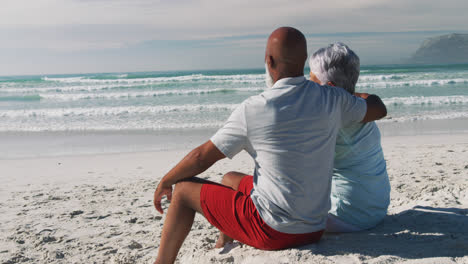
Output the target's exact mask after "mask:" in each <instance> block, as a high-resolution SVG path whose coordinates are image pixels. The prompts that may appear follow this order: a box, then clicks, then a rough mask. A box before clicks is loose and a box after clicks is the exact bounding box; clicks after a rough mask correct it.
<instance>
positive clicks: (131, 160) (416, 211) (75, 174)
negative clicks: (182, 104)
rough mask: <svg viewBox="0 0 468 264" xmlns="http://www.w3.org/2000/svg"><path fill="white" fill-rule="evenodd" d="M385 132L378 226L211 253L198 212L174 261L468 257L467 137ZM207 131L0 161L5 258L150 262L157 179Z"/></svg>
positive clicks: (237, 162) (0, 252) (234, 166)
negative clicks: (165, 142)
mask: <svg viewBox="0 0 468 264" xmlns="http://www.w3.org/2000/svg"><path fill="white" fill-rule="evenodd" d="M383 134H384V136H383V139H382V144H383V149H384V153H385V158H386V160H387V166H388V174H389V177H390V183H391V187H392V191H391V203H390V207H389V211H388V215H387V217H386V218H385V219H384V221H383V222H382V223H381V224H379V225H378V226H377V227H376V228H374V229H371V230H368V231H364V232H359V233H354V234H325V235H324V236H323V238H322V239H321V240H320V242H319V243H317V244H312V245H307V246H304V247H300V248H294V249H287V250H281V251H273V252H270V251H261V250H256V249H254V248H251V247H249V246H246V245H240V244H238V243H234V244H231V245H228V246H226V247H225V248H224V249H213V247H214V243H215V241H216V238H217V233H218V232H217V230H216V228H214V227H212V226H210V224H209V223H208V222H207V221H206V220H205V219H204V218H203V217H202V216H200V215H197V216H196V218H195V223H194V225H193V227H192V231H191V232H190V234H189V236H188V237H187V240H186V241H185V243H184V245H183V246H182V249H181V251H180V253H179V256H178V260H177V262H178V263H468V225H467V223H468V209H467V208H468V191H467V190H468V161H467V157H468V133H467V132H457V133H444V134H429V135H411V133H407V134H408V135H390V136H386V135H385V133H383ZM387 134H389V133H387ZM393 134H394V133H393ZM148 136H150V135H148ZM209 136H210V135H209V134H207V135H206V136H205V138H204V137H203V136H199V137H197V138H195V139H193V140H192V141H191V142H188V143H187V144H188V145H185V146H184V145H178V147H176V148H172V149H168V150H164V149H162V150H145V151H132V149H128V151H120V152H119V151H116V152H112V153H110V152H109V153H105V152H103V151H101V152H100V153H96V151H94V152H95V153H94V154H90V153H84V152H83V153H82V154H73V151H70V153H61V154H57V155H49V156H48V155H40V154H39V151H38V153H36V154H35V155H30V156H24V155H23V156H21V155H19V154H18V155H17V156H14V157H10V158H5V157H4V158H3V159H0V167H1V168H2V173H1V176H0V179H1V181H2V186H1V187H0V199H1V200H0V203H1V207H0V208H1V209H0V215H1V216H0V217H1V220H0V223H1V225H0V231H1V232H0V234H1V235H0V244H1V245H2V246H1V249H0V263H152V261H154V259H155V257H156V254H157V249H158V244H159V239H160V234H161V229H162V226H163V222H164V219H165V215H161V214H159V213H158V212H156V210H155V209H154V207H153V203H152V200H153V192H154V189H155V187H156V185H157V182H158V180H159V179H161V177H162V176H163V175H164V173H166V172H167V171H168V170H169V169H170V168H171V167H172V166H174V165H175V164H176V162H178V161H179V160H180V159H181V158H182V157H183V156H184V155H185V154H186V153H187V152H188V151H189V150H190V148H191V147H192V145H193V146H195V145H197V144H199V143H202V142H203V141H204V140H207V139H208V138H209ZM25 137H28V138H29V137H30V135H28V136H25ZM140 137H141V135H140ZM135 138H139V136H136V137H135ZM185 138H186V139H187V141H190V140H188V139H189V138H187V137H185ZM231 170H234V171H241V172H245V173H252V170H253V162H252V160H251V158H250V157H249V156H248V155H247V154H246V153H245V152H242V153H241V154H239V155H238V156H236V157H235V158H234V159H233V160H229V159H224V160H221V161H219V162H218V163H216V164H215V165H214V166H213V167H212V168H210V169H209V170H208V171H206V172H204V173H203V174H201V175H200V177H202V178H204V179H209V180H212V181H217V182H219V181H221V177H222V175H223V174H224V173H226V172H228V171H231ZM164 206H165V208H167V206H168V203H167V201H166V202H165V203H164Z"/></svg>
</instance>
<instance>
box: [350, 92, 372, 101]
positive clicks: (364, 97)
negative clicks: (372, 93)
mask: <svg viewBox="0 0 468 264" xmlns="http://www.w3.org/2000/svg"><path fill="white" fill-rule="evenodd" d="M354 96H357V97H361V98H362V99H364V100H365V99H367V97H369V94H368V93H354Z"/></svg>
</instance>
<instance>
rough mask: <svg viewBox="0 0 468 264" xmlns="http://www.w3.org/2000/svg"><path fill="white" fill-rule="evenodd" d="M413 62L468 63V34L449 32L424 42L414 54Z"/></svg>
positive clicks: (411, 60)
mask: <svg viewBox="0 0 468 264" xmlns="http://www.w3.org/2000/svg"><path fill="white" fill-rule="evenodd" d="M410 62H411V63H429V64H445V63H468V34H456V33H453V34H448V35H442V36H437V37H432V38H429V39H427V40H425V41H424V42H423V44H422V45H421V47H419V49H418V50H417V51H416V52H415V53H414V54H413V56H412V58H411V59H410Z"/></svg>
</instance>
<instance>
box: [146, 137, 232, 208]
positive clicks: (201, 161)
mask: <svg viewBox="0 0 468 264" xmlns="http://www.w3.org/2000/svg"><path fill="white" fill-rule="evenodd" d="M225 157H226V156H225V155H224V154H223V153H222V152H221V151H219V150H218V148H217V147H216V146H215V145H214V144H213V142H211V140H208V141H207V142H205V143H204V144H203V145H201V146H199V147H197V148H195V149H194V150H192V151H191V152H190V153H189V154H188V155H187V156H185V158H183V159H182V160H181V161H180V162H179V163H178V164H177V165H176V166H175V167H174V168H172V169H171V170H170V171H169V172H168V173H167V174H166V175H165V176H164V177H163V178H162V179H161V181H160V182H159V184H158V187H157V188H156V191H155V192H154V207H156V210H158V211H159V212H160V213H161V214H162V213H163V209H162V206H161V200H162V197H163V196H164V195H166V196H167V199H168V200H171V196H172V185H173V184H176V183H177V182H179V181H181V180H183V179H187V178H191V177H194V176H196V175H198V174H200V173H202V172H204V171H205V170H207V169H208V168H209V167H211V165H213V164H214V163H215V162H216V161H218V160H220V159H223V158H225Z"/></svg>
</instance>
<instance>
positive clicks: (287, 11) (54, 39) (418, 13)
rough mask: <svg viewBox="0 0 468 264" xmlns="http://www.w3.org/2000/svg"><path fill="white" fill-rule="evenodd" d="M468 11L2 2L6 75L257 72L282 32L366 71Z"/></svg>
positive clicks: (207, 2)
mask: <svg viewBox="0 0 468 264" xmlns="http://www.w3.org/2000/svg"><path fill="white" fill-rule="evenodd" d="M466 10H468V1H466V0H446V1H443V2H442V1H435V0H412V1H406V0H347V1H344V0H328V1H313V0H290V1H285V0H257V1H250V0H238V1H228V0H198V1H196V0H159V1H157V0H34V1H30V0H2V8H1V9H0V57H2V58H9V62H10V63H9V64H8V67H7V66H4V67H3V68H1V67H0V71H5V72H11V71H13V70H14V71H17V72H21V69H23V68H25V67H26V66H25V65H24V63H30V61H31V58H36V60H37V61H41V60H43V59H44V58H47V56H48V57H54V58H56V59H55V60H47V59H46V60H47V61H48V64H47V65H45V66H44V65H37V66H35V67H37V69H40V70H41V71H43V70H44V69H49V70H50V71H56V70H60V71H75V70H77V69H81V68H79V67H82V68H83V69H82V70H81V71H87V70H88V69H91V67H92V69H93V70H97V69H101V71H113V70H118V69H123V70H142V69H145V70H151V69H163V70H164V69H169V68H171V69H177V68H184V69H186V68H197V67H204V68H210V67H211V68H217V67H223V68H228V67H237V68H238V67H258V66H262V65H261V63H262V58H263V52H264V45H265V41H266V37H267V36H268V34H269V33H270V32H271V31H272V30H274V29H275V28H276V27H278V26H283V25H289V26H294V27H297V28H298V29H300V30H301V31H302V32H304V33H305V34H306V35H307V36H308V40H309V50H310V51H311V50H312V49H314V48H315V47H318V46H323V45H326V44H328V43H330V42H333V41H344V42H347V43H350V44H352V46H353V47H354V49H356V50H358V51H359V52H360V54H362V58H363V60H362V61H368V62H369V63H382V62H385V61H387V62H388V61H391V59H393V60H394V59H395V58H400V57H405V56H407V55H408V54H409V53H410V52H411V51H412V50H413V49H415V48H417V46H418V45H419V43H420V42H421V41H422V40H423V39H424V38H426V37H428V36H433V35H437V34H439V33H444V32H454V31H458V32H466V24H467V23H468V17H467V16H466V14H465V13H466ZM359 32H360V33H359ZM381 32H383V33H385V32H403V33H399V35H398V34H397V35H393V36H391V35H388V34H392V33H385V34H387V35H385V34H384V35H379V34H383V33H381ZM404 32H410V33H404ZM418 32H419V33H418ZM424 32H426V33H427V34H426V33H424ZM382 49H385V50H387V52H383V53H382V52H381V50H382ZM226 51H229V52H231V54H236V57H233V56H231V57H229V53H227V54H225V53H226ZM13 53H14V54H15V57H12V56H11V54H13ZM26 54H27V56H29V57H24V56H26ZM44 54H46V55H47V56H45V55H44ZM180 54H183V55H184V56H185V60H184V59H182V58H181V56H180ZM115 56H118V57H119V58H120V60H119V63H122V64H124V65H125V67H124V66H119V65H116V64H115V59H114V57H115ZM187 58H193V63H192V62H187ZM219 59H222V60H223V61H222V62H219ZM96 60H99V63H96ZM198 60H200V61H198ZM65 61H67V62H70V61H77V63H76V64H74V66H73V67H72V66H67V64H66V63H65ZM78 62H79V63H78ZM87 65H88V66H87ZM99 65H100V66H99ZM78 66H79V67H78ZM27 67H29V68H28V69H34V65H32V66H31V65H28V66H27Z"/></svg>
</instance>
